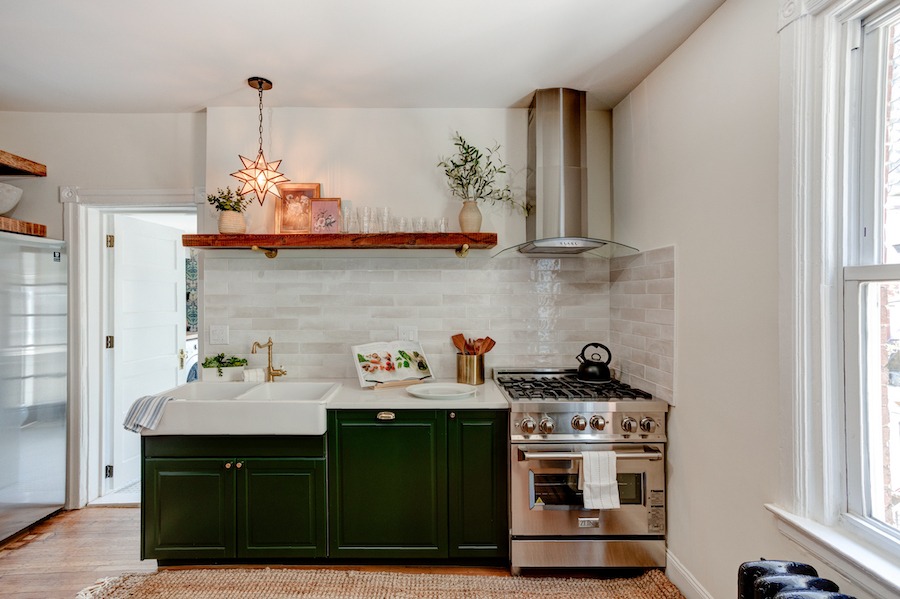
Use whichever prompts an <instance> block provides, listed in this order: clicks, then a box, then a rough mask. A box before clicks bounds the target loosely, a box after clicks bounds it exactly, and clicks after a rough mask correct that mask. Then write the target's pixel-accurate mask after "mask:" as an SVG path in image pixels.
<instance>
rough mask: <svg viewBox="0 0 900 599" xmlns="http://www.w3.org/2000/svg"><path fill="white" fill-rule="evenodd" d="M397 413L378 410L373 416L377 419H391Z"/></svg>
mask: <svg viewBox="0 0 900 599" xmlns="http://www.w3.org/2000/svg"><path fill="white" fill-rule="evenodd" d="M396 417H397V415H396V414H394V413H393V412H378V415H377V416H375V418H377V419H378V420H393V419H394V418H396Z"/></svg>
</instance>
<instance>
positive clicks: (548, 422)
mask: <svg viewBox="0 0 900 599" xmlns="http://www.w3.org/2000/svg"><path fill="white" fill-rule="evenodd" d="M539 428H540V429H541V432H542V433H544V434H545V435H549V434H550V433H552V432H553V429H554V428H556V423H555V422H553V419H552V418H550V417H549V416H544V417H543V418H541V424H540V425H539Z"/></svg>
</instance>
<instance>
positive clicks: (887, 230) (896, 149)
mask: <svg viewBox="0 0 900 599" xmlns="http://www.w3.org/2000/svg"><path fill="white" fill-rule="evenodd" d="M888 32H889V33H888V40H889V41H888V44H887V57H886V58H887V60H886V61H885V65H886V67H887V73H886V77H885V81H886V82H887V89H886V94H887V97H886V98H885V103H884V106H885V126H884V190H883V195H882V202H881V205H882V215H883V221H882V222H883V234H882V236H881V239H882V242H883V244H882V257H881V259H882V264H900V40H898V36H900V25H893V26H891V27H890V28H889V29H888Z"/></svg>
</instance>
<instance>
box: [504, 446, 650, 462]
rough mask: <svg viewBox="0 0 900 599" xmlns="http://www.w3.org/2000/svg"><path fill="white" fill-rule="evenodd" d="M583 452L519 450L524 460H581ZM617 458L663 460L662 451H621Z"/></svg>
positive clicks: (520, 456) (520, 457) (520, 458)
mask: <svg viewBox="0 0 900 599" xmlns="http://www.w3.org/2000/svg"><path fill="white" fill-rule="evenodd" d="M580 459H581V454H580V453H578V452H567V451H522V450H521V449H520V450H519V461H522V460H580ZM616 459H617V460H661V459H662V452H661V451H641V452H630V451H621V452H617V453H616Z"/></svg>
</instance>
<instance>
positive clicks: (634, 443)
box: [494, 368, 668, 574]
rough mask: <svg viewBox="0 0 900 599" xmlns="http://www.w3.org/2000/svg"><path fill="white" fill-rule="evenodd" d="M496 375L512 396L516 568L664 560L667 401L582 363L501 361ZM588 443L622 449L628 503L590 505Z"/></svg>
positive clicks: (619, 465)
mask: <svg viewBox="0 0 900 599" xmlns="http://www.w3.org/2000/svg"><path fill="white" fill-rule="evenodd" d="M494 380H495V381H496V383H497V384H498V385H499V386H500V388H501V389H502V390H503V393H504V394H505V395H506V398H507V399H508V400H509V402H510V414H511V415H510V434H511V436H510V442H511V443H510V447H511V464H512V473H511V479H510V480H511V502H510V503H511V534H512V539H511V561H512V571H513V573H514V574H517V573H519V571H520V570H521V568H556V567H577V568H585V567H617V568H620V567H642V568H647V567H661V566H665V564H666V544H665V532H666V477H665V442H666V412H667V411H668V404H667V403H666V402H664V401H659V400H654V399H653V397H652V396H651V395H650V394H649V393H647V392H645V391H642V390H640V389H636V388H633V387H630V386H628V385H625V384H623V383H621V382H619V381H617V380H615V379H613V380H611V381H608V382H605V383H589V382H585V381H582V380H580V379H579V378H578V372H577V371H576V370H574V369H572V370H570V369H529V368H498V369H495V370H494ZM584 452H614V457H615V459H614V463H615V465H616V469H615V475H616V476H615V478H616V482H617V484H618V490H619V503H620V507H619V508H616V509H604V510H598V509H588V508H586V507H585V503H584V492H583V491H582V490H581V489H580V488H579V487H580V486H581V485H580V481H579V478H580V476H581V477H582V480H583V473H582V472H581V468H582V460H583V457H584ZM605 455H609V454H605ZM610 478H611V476H610Z"/></svg>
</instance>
